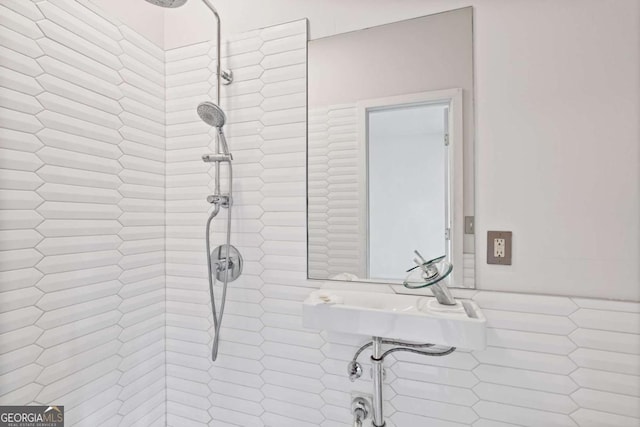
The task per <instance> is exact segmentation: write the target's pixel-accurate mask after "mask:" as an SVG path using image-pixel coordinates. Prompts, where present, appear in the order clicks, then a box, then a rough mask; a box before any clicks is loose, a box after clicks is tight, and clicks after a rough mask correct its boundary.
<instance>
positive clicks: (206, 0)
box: [202, 0, 222, 106]
mask: <svg viewBox="0 0 640 427" xmlns="http://www.w3.org/2000/svg"><path fill="white" fill-rule="evenodd" d="M202 3H204V4H205V6H207V7H208V8H209V10H211V12H212V13H213V15H214V16H215V17H216V24H217V25H216V104H218V106H220V78H221V76H222V74H221V70H222V67H221V66H220V57H221V54H220V49H221V46H220V40H221V33H222V32H221V29H220V15H218V11H217V10H216V8H215V7H213V5H212V4H211V3H210V2H209V0H202Z"/></svg>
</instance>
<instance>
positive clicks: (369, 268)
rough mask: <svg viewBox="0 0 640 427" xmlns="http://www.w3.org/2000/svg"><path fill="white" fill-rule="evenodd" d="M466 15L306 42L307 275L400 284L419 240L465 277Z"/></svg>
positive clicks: (469, 272)
mask: <svg viewBox="0 0 640 427" xmlns="http://www.w3.org/2000/svg"><path fill="white" fill-rule="evenodd" d="M472 16H473V15H472V9H471V8H464V9H458V10H455V11H451V12H444V13H440V14H437V15H432V16H426V17H422V18H416V19H411V20H409V21H403V22H397V23H394V24H387V25H383V26H380V27H373V28H368V29H365V30H362V31H355V32H353V33H347V34H340V35H337V36H332V37H327V38H324V39H318V40H313V41H311V42H309V79H308V81H309V94H308V95H309V121H308V123H309V125H308V126H309V129H308V152H307V154H308V180H307V182H308V275H309V278H312V279H324V280H327V279H328V280H346V281H368V282H383V283H397V284H401V283H402V282H403V281H404V280H405V279H406V277H407V272H406V270H407V269H409V268H411V267H412V265H413V263H412V259H413V257H414V253H413V252H414V250H418V251H420V253H422V254H423V255H424V257H425V258H427V259H433V258H438V257H440V256H443V255H444V256H445V260H446V262H448V263H450V264H452V265H453V267H454V268H453V271H452V273H451V274H450V275H449V276H448V277H447V279H446V284H447V285H449V286H457V287H473V282H474V280H473V271H474V269H473V251H474V244H473V243H474V240H473V236H472V235H468V236H464V235H463V226H462V223H463V218H464V216H472V215H473V210H474V209H473V64H472V57H473V36H472ZM336 64H340V65H339V66H337V65H336Z"/></svg>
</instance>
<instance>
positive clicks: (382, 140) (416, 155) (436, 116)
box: [366, 102, 449, 279]
mask: <svg viewBox="0 0 640 427" xmlns="http://www.w3.org/2000/svg"><path fill="white" fill-rule="evenodd" d="M448 105H449V104H448V102H446V103H442V102H440V103H427V102H424V103H412V104H395V105H393V104H392V105H381V106H377V107H373V108H368V109H367V110H366V126H367V141H366V142H367V150H366V153H367V156H366V170H367V178H368V179H367V182H368V188H367V192H366V197H367V199H368V201H367V204H368V206H367V208H368V209H366V212H368V214H367V215H368V217H367V218H366V220H367V223H368V236H367V237H368V245H367V252H368V257H367V259H368V272H367V273H368V277H369V278H375V279H403V278H404V271H405V270H406V269H407V268H408V267H410V262H411V255H412V251H413V250H414V249H418V250H420V251H421V253H422V254H423V255H424V256H425V257H427V258H436V257H438V256H441V255H444V254H445V253H446V252H447V251H446V244H445V229H446V228H447V220H446V215H447V212H446V210H447V199H446V198H447V191H446V187H447V179H446V175H447V170H446V167H447V153H446V151H447V150H446V146H445V135H446V134H447V132H448V129H447V123H446V120H445V112H446V110H448Z"/></svg>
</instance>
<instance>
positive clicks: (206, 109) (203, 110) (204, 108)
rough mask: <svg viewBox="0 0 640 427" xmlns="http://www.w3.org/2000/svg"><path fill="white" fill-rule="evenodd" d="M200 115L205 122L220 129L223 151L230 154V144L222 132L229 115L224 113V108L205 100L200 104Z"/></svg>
mask: <svg viewBox="0 0 640 427" xmlns="http://www.w3.org/2000/svg"><path fill="white" fill-rule="evenodd" d="M198 115H199V116H200V118H201V119H202V121H203V122H205V123H206V124H208V125H209V126H212V127H214V128H216V129H218V137H219V141H220V144H221V145H222V152H223V153H224V154H226V155H230V154H229V146H228V145H227V139H226V138H225V137H224V133H223V132H222V126H224V122H226V121H227V116H225V115H224V111H222V108H220V107H218V106H217V105H216V104H214V103H213V102H209V101H205V102H202V103H200V105H198Z"/></svg>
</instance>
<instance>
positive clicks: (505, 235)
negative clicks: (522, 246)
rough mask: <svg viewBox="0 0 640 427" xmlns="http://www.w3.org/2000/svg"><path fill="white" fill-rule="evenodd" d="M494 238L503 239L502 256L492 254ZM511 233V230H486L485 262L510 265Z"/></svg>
mask: <svg viewBox="0 0 640 427" xmlns="http://www.w3.org/2000/svg"><path fill="white" fill-rule="evenodd" d="M495 239H504V242H505V245H504V246H505V247H504V257H499V258H498V257H495V256H494V249H495V248H494V242H495ZM512 240H513V233H512V232H511V231H487V264H498V265H511V242H512Z"/></svg>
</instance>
